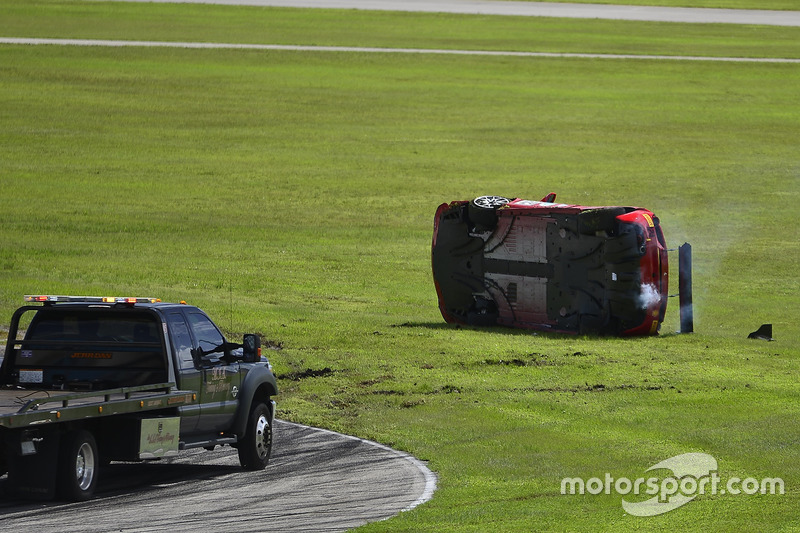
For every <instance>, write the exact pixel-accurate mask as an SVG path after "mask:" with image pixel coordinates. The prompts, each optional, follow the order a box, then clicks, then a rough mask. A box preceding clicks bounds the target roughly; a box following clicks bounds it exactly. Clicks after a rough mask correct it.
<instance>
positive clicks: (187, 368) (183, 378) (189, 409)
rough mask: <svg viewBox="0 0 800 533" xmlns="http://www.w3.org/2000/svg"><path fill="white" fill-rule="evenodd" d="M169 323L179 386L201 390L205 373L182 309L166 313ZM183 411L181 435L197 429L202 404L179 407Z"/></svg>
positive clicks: (184, 388)
mask: <svg viewBox="0 0 800 533" xmlns="http://www.w3.org/2000/svg"><path fill="white" fill-rule="evenodd" d="M166 317H167V325H168V327H169V332H170V341H171V342H172V351H173V353H174V354H175V358H174V364H175V369H176V371H175V373H176V374H177V375H178V386H179V387H180V388H181V389H183V390H193V391H197V392H198V393H199V392H200V390H201V388H202V383H203V375H202V372H201V371H200V367H199V366H198V365H197V364H196V363H195V360H194V356H193V355H192V352H193V351H194V341H193V340H192V335H191V333H190V332H189V325H188V324H187V323H186V318H185V317H184V316H183V313H181V312H180V310H177V309H176V310H174V311H170V312H168V313H167V314H166ZM178 409H179V410H180V412H181V435H187V434H191V433H193V432H195V431H196V429H197V420H198V418H199V416H200V404H199V403H197V404H194V405H185V406H182V407H179V408H178Z"/></svg>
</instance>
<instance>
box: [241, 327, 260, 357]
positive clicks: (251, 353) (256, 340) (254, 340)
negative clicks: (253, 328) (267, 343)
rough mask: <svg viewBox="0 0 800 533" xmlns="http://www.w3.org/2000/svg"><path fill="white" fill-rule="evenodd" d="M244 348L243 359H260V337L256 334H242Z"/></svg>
mask: <svg viewBox="0 0 800 533" xmlns="http://www.w3.org/2000/svg"><path fill="white" fill-rule="evenodd" d="M242 349H243V350H244V361H245V362H247V363H254V362H256V361H259V360H261V338H260V337H259V336H258V335H254V334H252V333H248V334H246V335H245V336H244V342H243V343H242Z"/></svg>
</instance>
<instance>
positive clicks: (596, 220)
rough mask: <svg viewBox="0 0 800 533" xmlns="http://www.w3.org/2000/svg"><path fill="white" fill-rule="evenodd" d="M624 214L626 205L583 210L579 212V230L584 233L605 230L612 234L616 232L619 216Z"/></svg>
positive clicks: (592, 233)
mask: <svg viewBox="0 0 800 533" xmlns="http://www.w3.org/2000/svg"><path fill="white" fill-rule="evenodd" d="M624 214H625V208H624V207H604V208H601V209H592V210H590V211H582V212H581V213H580V214H578V231H580V232H581V233H582V234H584V235H594V234H595V233H597V232H598V231H605V232H606V233H608V234H609V235H612V234H614V233H616V229H617V217H618V216H619V215H624Z"/></svg>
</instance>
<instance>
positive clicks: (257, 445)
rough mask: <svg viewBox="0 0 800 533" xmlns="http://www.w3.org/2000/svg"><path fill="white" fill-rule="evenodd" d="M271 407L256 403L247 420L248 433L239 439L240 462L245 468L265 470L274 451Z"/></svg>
mask: <svg viewBox="0 0 800 533" xmlns="http://www.w3.org/2000/svg"><path fill="white" fill-rule="evenodd" d="M271 418H272V417H271V416H270V412H269V407H268V406H267V405H266V404H264V403H256V404H254V405H253V409H252V410H251V411H250V418H248V420H247V433H245V435H244V438H243V439H242V440H241V441H239V446H238V448H239V463H241V465H242V468H244V469H245V470H263V469H264V468H265V467H266V466H267V463H268V462H269V455H270V453H271V452H272V426H270V422H269V421H270V419H271Z"/></svg>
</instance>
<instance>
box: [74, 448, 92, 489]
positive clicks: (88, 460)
mask: <svg viewBox="0 0 800 533" xmlns="http://www.w3.org/2000/svg"><path fill="white" fill-rule="evenodd" d="M94 470H95V456H94V450H92V447H91V446H90V445H89V443H88V442H84V443H83V444H81V447H80V448H78V456H77V457H76V459H75V479H77V481H78V487H80V489H81V490H86V489H88V488H89V487H90V486H91V485H92V481H93V480H94Z"/></svg>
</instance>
